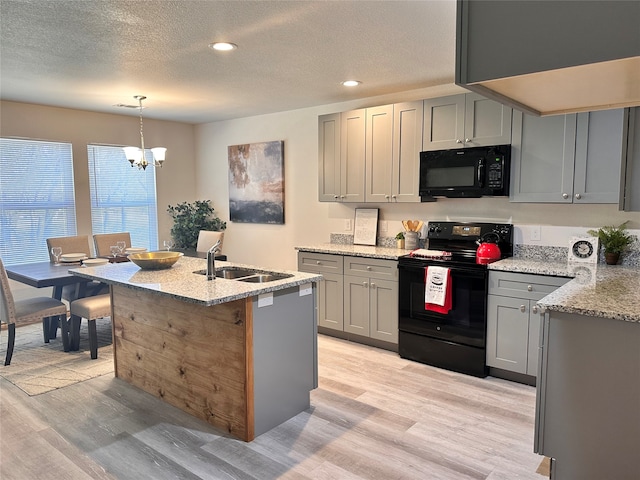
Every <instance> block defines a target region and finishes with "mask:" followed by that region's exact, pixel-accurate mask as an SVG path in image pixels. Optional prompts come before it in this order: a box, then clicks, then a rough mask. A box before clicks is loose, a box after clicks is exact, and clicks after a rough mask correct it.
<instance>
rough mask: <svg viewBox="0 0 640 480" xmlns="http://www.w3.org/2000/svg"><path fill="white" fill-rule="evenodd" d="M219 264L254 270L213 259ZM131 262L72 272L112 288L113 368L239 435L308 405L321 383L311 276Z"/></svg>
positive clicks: (252, 433) (199, 263) (187, 261)
mask: <svg viewBox="0 0 640 480" xmlns="http://www.w3.org/2000/svg"><path fill="white" fill-rule="evenodd" d="M216 267H217V268H223V267H227V268H240V267H242V268H250V269H253V270H261V269H260V268H259V267H253V266H247V265H238V264H235V263H229V262H216ZM205 268H206V260H204V259H199V258H188V257H182V258H181V259H180V260H179V261H178V262H177V263H176V264H175V265H174V266H173V267H171V268H169V269H166V270H141V269H140V268H139V267H138V266H137V265H135V264H133V263H131V262H124V263H114V264H108V265H104V266H98V267H89V268H86V267H80V268H75V269H72V270H70V271H71V273H73V274H74V275H77V276H79V277H83V278H89V279H92V280H98V281H101V282H105V283H107V284H109V285H110V287H111V320H112V325H113V348H114V364H115V375H116V377H118V378H121V379H123V380H125V381H127V382H129V383H130V384H132V385H134V386H136V387H138V388H141V389H142V390H144V391H146V392H148V393H151V394H153V395H155V396H157V397H159V398H161V399H163V400H164V401H166V402H168V403H170V404H171V405H174V406H176V407H178V408H180V409H182V410H184V411H186V412H188V413H190V414H192V415H194V416H196V417H199V418H201V419H203V420H205V421H207V422H208V423H210V424H212V425H214V426H216V427H218V428H220V429H222V430H224V431H226V432H228V433H229V434H231V435H232V436H235V437H237V438H240V439H242V440H244V441H251V440H253V439H254V438H255V437H256V436H257V435H260V434H262V433H264V432H266V431H268V430H270V429H271V428H273V427H275V426H276V425H279V424H280V423H282V422H284V421H286V420H288V419H289V418H291V417H293V416H295V415H297V414H298V413H300V412H301V411H303V410H305V409H307V408H309V405H310V403H309V392H310V391H311V390H312V389H314V388H316V387H317V343H316V342H317V339H316V337H317V334H316V319H315V292H316V283H317V282H318V281H319V280H320V279H321V278H322V276H320V275H314V274H307V273H302V272H293V271H292V272H285V271H278V272H277V273H281V274H285V275H288V277H287V278H284V279H281V280H275V281H271V282H266V283H248V282H243V281H240V280H233V279H225V278H216V279H215V280H211V281H208V280H207V277H206V276H205V275H202V274H199V273H194V272H196V271H199V270H202V269H205Z"/></svg>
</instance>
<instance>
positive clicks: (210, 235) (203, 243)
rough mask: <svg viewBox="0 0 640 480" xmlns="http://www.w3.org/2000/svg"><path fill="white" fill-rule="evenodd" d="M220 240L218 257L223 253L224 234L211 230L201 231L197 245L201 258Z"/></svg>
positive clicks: (197, 252)
mask: <svg viewBox="0 0 640 480" xmlns="http://www.w3.org/2000/svg"><path fill="white" fill-rule="evenodd" d="M218 240H220V247H219V249H218V255H219V254H221V253H222V242H223V241H224V232H214V231H211V230H200V233H199V234H198V243H197V244H196V254H197V255H198V256H199V257H201V256H205V257H206V255H207V251H208V250H209V249H210V248H211V247H213V246H214V245H215V243H216V242H217V241H218Z"/></svg>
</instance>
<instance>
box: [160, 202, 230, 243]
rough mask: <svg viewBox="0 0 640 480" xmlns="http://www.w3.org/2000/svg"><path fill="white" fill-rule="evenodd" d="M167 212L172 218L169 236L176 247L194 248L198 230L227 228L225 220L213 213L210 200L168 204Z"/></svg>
mask: <svg viewBox="0 0 640 480" xmlns="http://www.w3.org/2000/svg"><path fill="white" fill-rule="evenodd" d="M167 212H169V215H171V217H172V218H173V227H171V237H172V238H173V240H174V242H176V247H178V248H193V249H195V248H196V246H197V244H198V235H199V234H200V230H212V231H215V232H220V231H223V230H225V229H226V228H227V222H224V221H222V220H221V219H220V218H218V216H217V215H216V214H215V211H214V208H213V206H212V205H211V200H196V201H195V202H193V203H188V202H183V203H179V204H177V205H176V206H175V207H174V206H172V205H169V208H167Z"/></svg>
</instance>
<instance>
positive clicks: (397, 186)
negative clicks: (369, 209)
mask: <svg viewBox="0 0 640 480" xmlns="http://www.w3.org/2000/svg"><path fill="white" fill-rule="evenodd" d="M422 118H423V103H422V101H418V102H408V103H401V104H396V105H384V106H381V107H374V108H367V109H360V110H353V111H350V112H342V113H334V114H330V115H322V116H320V117H319V118H318V199H319V200H320V201H321V202H358V203H363V202H371V203H388V202H419V201H420V196H419V194H418V176H419V173H420V150H421V149H422Z"/></svg>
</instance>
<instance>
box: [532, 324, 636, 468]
mask: <svg viewBox="0 0 640 480" xmlns="http://www.w3.org/2000/svg"><path fill="white" fill-rule="evenodd" d="M542 330H543V331H542V336H541V344H540V345H541V362H540V372H539V377H538V386H537V388H536V423H535V437H534V451H535V452H536V453H539V454H541V455H545V456H547V457H551V458H553V464H552V468H551V478H553V479H557V480H564V479H580V480H583V479H584V480H592V479H593V480H600V479H616V480H623V479H624V480H626V479H629V480H632V479H633V480H636V479H638V478H640V456H639V455H638V441H639V440H640V408H638V406H639V405H640V348H639V346H640V325H639V324H638V323H635V322H625V321H623V320H618V319H615V320H614V319H611V318H602V317H593V316H589V315H579V314H577V313H565V312H556V311H547V312H545V314H544V319H543V322H542Z"/></svg>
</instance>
